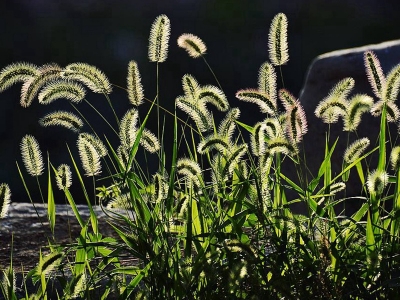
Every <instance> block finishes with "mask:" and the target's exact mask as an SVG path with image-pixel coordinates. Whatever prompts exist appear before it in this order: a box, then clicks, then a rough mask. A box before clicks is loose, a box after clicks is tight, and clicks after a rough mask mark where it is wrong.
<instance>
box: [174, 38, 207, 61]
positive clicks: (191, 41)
mask: <svg viewBox="0 0 400 300" xmlns="http://www.w3.org/2000/svg"><path fill="white" fill-rule="evenodd" d="M178 46H179V47H181V48H183V49H185V50H186V52H187V53H188V54H189V56H191V57H193V58H198V57H201V56H203V55H204V54H206V51H207V47H206V45H205V44H204V42H203V41H202V40H201V39H200V38H199V37H198V36H196V35H194V34H191V33H184V34H182V35H180V36H179V38H178Z"/></svg>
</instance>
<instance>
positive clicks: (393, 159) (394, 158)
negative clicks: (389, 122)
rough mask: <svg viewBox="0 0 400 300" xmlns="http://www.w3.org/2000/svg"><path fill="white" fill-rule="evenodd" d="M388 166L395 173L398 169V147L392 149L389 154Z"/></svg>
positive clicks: (399, 152)
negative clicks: (389, 165)
mask: <svg viewBox="0 0 400 300" xmlns="http://www.w3.org/2000/svg"><path fill="white" fill-rule="evenodd" d="M390 164H391V166H392V169H393V170H394V171H395V172H397V171H398V170H399V169H400V146H395V147H393V149H392V152H391V153H390Z"/></svg>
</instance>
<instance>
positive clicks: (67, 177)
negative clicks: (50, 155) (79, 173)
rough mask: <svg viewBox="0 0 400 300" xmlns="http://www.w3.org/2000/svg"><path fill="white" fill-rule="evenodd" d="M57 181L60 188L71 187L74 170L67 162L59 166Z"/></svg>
mask: <svg viewBox="0 0 400 300" xmlns="http://www.w3.org/2000/svg"><path fill="white" fill-rule="evenodd" d="M56 183H57V187H58V189H59V190H61V191H63V190H65V189H69V188H70V187H71V185H72V172H71V168H70V167H69V166H68V165H67V164H61V165H60V166H59V167H58V168H57V175H56Z"/></svg>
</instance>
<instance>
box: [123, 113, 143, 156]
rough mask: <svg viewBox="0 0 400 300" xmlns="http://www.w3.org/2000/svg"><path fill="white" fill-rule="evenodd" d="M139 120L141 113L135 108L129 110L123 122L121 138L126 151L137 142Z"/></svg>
mask: <svg viewBox="0 0 400 300" xmlns="http://www.w3.org/2000/svg"><path fill="white" fill-rule="evenodd" d="M138 118H139V113H138V111H137V110H136V109H135V108H133V109H130V110H128V111H127V112H126V113H125V115H124V116H123V118H122V120H121V124H120V129H119V138H120V142H121V145H122V146H123V147H124V148H125V149H127V148H130V147H132V146H133V144H134V142H135V138H136V131H137V128H136V125H137V122H138Z"/></svg>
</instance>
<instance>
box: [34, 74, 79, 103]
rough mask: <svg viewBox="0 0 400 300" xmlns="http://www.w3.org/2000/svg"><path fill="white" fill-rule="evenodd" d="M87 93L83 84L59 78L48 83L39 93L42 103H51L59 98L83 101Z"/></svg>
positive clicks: (76, 101)
mask: <svg viewBox="0 0 400 300" xmlns="http://www.w3.org/2000/svg"><path fill="white" fill-rule="evenodd" d="M85 95H86V91H85V89H84V87H83V86H82V85H80V84H79V83H76V82H73V81H71V80H65V79H57V80H54V81H51V82H50V83H49V84H47V85H46V86H45V87H44V88H43V89H42V90H41V92H40V93H39V96H38V99H39V103H40V104H50V103H52V102H53V101H55V100H57V99H62V98H64V99H67V100H69V101H71V102H73V103H79V102H81V101H82V100H83V99H84V98H85Z"/></svg>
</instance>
